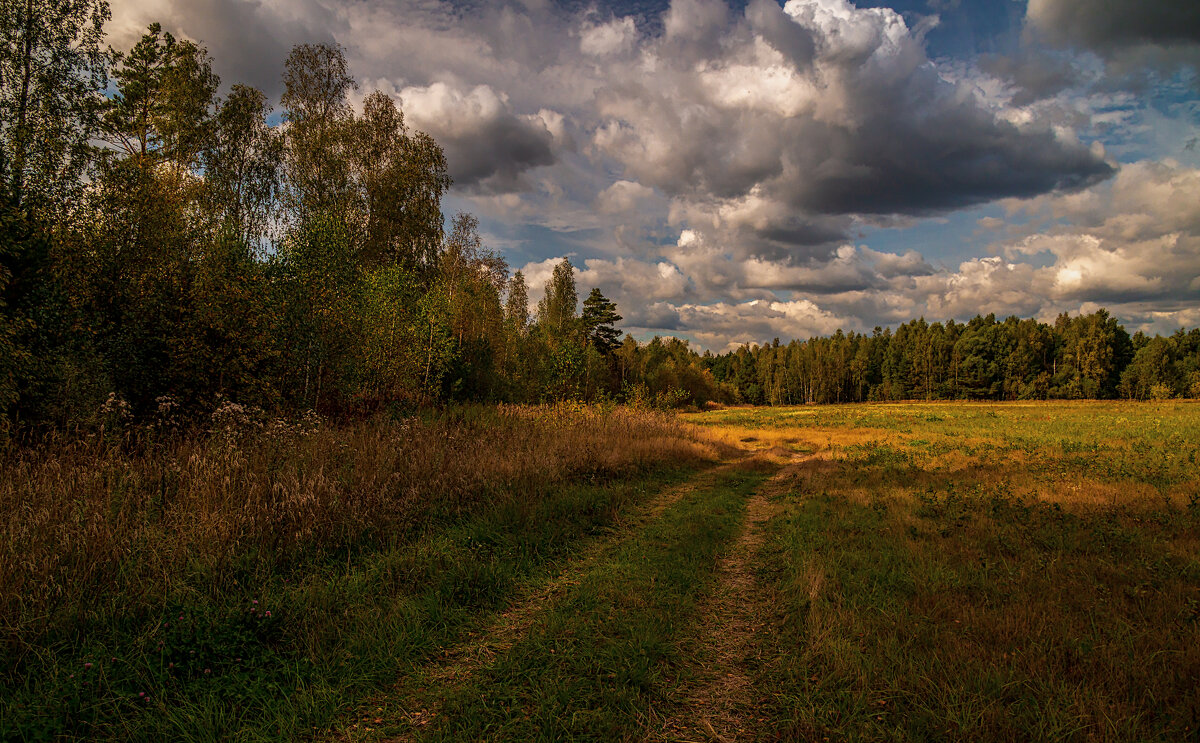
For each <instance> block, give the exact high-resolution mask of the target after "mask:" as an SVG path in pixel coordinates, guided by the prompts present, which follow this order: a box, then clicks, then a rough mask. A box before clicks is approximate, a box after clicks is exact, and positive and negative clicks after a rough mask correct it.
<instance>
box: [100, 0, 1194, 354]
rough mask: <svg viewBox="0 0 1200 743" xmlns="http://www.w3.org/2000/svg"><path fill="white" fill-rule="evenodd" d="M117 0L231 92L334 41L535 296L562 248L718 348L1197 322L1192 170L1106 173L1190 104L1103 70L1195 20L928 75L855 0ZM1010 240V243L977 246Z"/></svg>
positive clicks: (895, 34) (650, 328) (888, 23)
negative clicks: (892, 329)
mask: <svg viewBox="0 0 1200 743" xmlns="http://www.w3.org/2000/svg"><path fill="white" fill-rule="evenodd" d="M1075 5H1079V6H1081V7H1086V8H1092V9H1093V10H1096V8H1097V7H1098V6H1099V5H1105V3H1101V2H1100V0H1085V1H1084V2H1081V3H1076V4H1075ZM1134 5H1135V4H1134V3H1131V2H1121V3H1116V4H1115V5H1112V7H1113V8H1115V10H1112V11H1109V15H1110V16H1114V17H1116V18H1117V19H1118V20H1119V19H1120V18H1122V17H1123V16H1121V15H1120V14H1121V13H1125V12H1127V9H1128V8H1129V7H1133V6H1134ZM1136 6H1137V7H1139V8H1140V7H1151V8H1152V9H1154V8H1159V9H1161V8H1162V7H1165V4H1164V3H1163V2H1154V3H1150V4H1149V5H1147V4H1145V3H1137V4H1136ZM1106 7H1107V5H1106ZM635 10H636V11H637V12H636V13H635V12H634V11H635ZM1101 10H1102V9H1101ZM1101 10H1096V13H1098V14H1100V15H1103V13H1102V12H1101ZM114 12H115V13H116V15H117V16H118V20H119V21H120V24H118V23H116V22H114V28H117V27H118V25H119V26H120V28H121V29H124V30H122V31H121V34H123V35H120V34H115V33H114V43H117V45H118V46H119V45H120V44H119V43H118V41H119V39H118V37H119V38H128V39H131V40H132V39H134V38H136V34H135V32H136V31H137V29H138V28H139V27H142V26H144V24H145V23H147V22H149V21H150V20H154V19H160V20H163V21H164V25H165V26H166V27H167V28H169V29H171V30H173V31H177V32H179V33H181V34H183V35H187V36H189V37H191V38H199V39H201V40H202V41H204V42H206V43H207V44H208V45H209V46H210V49H211V50H212V52H213V55H214V58H215V59H216V62H217V68H218V71H219V72H220V73H221V74H222V76H223V78H224V79H225V81H226V82H234V81H239V80H245V79H250V80H251V82H256V83H259V84H262V85H264V86H265V87H268V90H271V89H272V88H270V87H269V86H275V88H274V89H275V90H277V87H278V80H279V74H280V72H281V68H282V61H283V57H284V56H285V55H286V53H287V50H288V49H289V48H290V46H291V45H292V44H294V43H298V42H301V41H334V42H338V43H341V44H342V45H343V46H344V47H345V48H346V49H347V54H348V57H349V59H350V62H351V67H352V71H353V73H354V74H355V76H356V77H357V78H358V79H359V80H360V81H361V82H362V88H361V90H363V91H364V92H365V91H368V90H375V89H379V90H384V91H385V92H388V93H390V94H394V95H397V96H398V97H399V98H400V99H401V101H402V107H403V110H404V112H405V115H406V117H407V120H408V122H409V123H410V124H411V125H412V126H413V127H414V128H417V129H420V130H423V131H427V132H429V133H430V134H432V135H433V136H434V137H435V138H436V139H437V140H438V142H439V143H440V144H441V145H442V146H443V147H444V148H445V150H446V153H447V158H448V161H449V165H450V169H451V173H452V175H453V176H454V178H455V186H454V189H453V190H452V192H451V194H450V196H449V197H448V198H447V202H446V204H447V210H448V211H453V210H454V209H458V208H463V209H468V210H471V211H473V212H475V213H478V214H480V215H481V216H482V217H483V219H484V221H485V230H486V231H487V233H488V234H489V235H495V236H496V240H497V241H498V242H497V245H499V246H501V247H503V248H504V249H505V250H506V251H507V254H508V255H509V256H510V258H511V259H513V260H515V261H516V260H517V257H518V256H519V263H526V264H527V265H526V266H525V268H526V273H527V277H528V281H529V285H530V289H531V292H530V293H531V300H532V301H534V302H536V299H537V297H538V296H540V293H541V290H542V284H544V282H545V280H546V278H548V277H549V273H550V270H551V269H552V267H553V265H554V263H556V262H557V260H558V258H557V257H550V256H561V255H563V254H568V255H571V256H572V261H573V262H575V263H576V264H577V268H578V271H579V282H580V286H581V290H585V289H586V288H590V286H593V285H594V286H600V287H601V288H602V289H603V291H604V292H605V293H606V294H607V295H608V296H610V297H612V298H613V299H614V300H615V301H617V303H618V307H619V311H620V312H621V313H622V314H623V315H625V316H626V320H625V322H623V323H622V324H623V326H625V327H627V328H636V329H639V330H640V331H645V332H665V333H671V334H675V335H681V334H682V335H685V336H687V337H691V338H693V339H695V340H697V341H699V342H700V343H702V344H703V345H705V346H707V347H710V348H724V347H725V345H726V344H728V343H731V342H734V341H735V340H755V341H758V342H761V341H765V340H770V339H771V338H773V337H775V336H776V335H778V336H780V337H782V338H787V337H793V336H805V335H807V334H811V333H819V332H830V331H832V330H834V329H836V328H837V327H843V328H847V329H864V328H869V327H871V326H872V325H874V324H887V323H894V322H899V321H904V320H907V319H909V318H910V317H913V316H917V315H929V316H930V318H931V319H932V318H944V317H946V316H953V317H956V318H962V317H969V316H971V315H974V314H975V313H977V312H985V313H986V312H988V311H995V312H997V313H998V314H1005V313H1008V312H1014V313H1017V314H1025V315H1028V314H1036V315H1037V316H1039V317H1044V316H1046V315H1047V313H1055V312H1058V311H1063V310H1078V309H1079V308H1080V307H1083V306H1085V305H1086V304H1087V303H1088V302H1111V303H1115V304H1114V305H1113V306H1114V309H1115V308H1116V307H1118V306H1119V307H1120V308H1124V311H1126V312H1128V313H1130V314H1129V316H1130V317H1133V316H1135V315H1136V317H1138V318H1149V319H1147V320H1146V322H1156V323H1161V322H1167V320H1166V319H1164V318H1184V317H1187V316H1188V315H1187V314H1186V313H1187V312H1189V311H1191V309H1190V308H1194V307H1195V306H1196V300H1195V292H1196V291H1200V286H1198V287H1194V288H1193V287H1192V286H1191V285H1192V283H1193V282H1194V281H1196V277H1197V276H1198V275H1200V267H1198V266H1197V265H1196V254H1197V240H1198V239H1200V238H1198V237H1197V229H1196V228H1195V225H1194V221H1195V219H1196V218H1197V210H1196V208H1194V205H1195V204H1196V203H1200V194H1198V193H1197V192H1196V190H1195V188H1194V185H1193V183H1192V180H1191V179H1193V178H1194V177H1195V175H1194V171H1191V170H1189V169H1188V168H1187V167H1185V166H1182V165H1179V164H1175V163H1158V164H1155V163H1153V162H1149V161H1147V162H1138V163H1134V164H1132V165H1125V166H1123V167H1122V168H1121V170H1120V172H1119V173H1118V172H1116V170H1115V168H1114V164H1113V163H1114V162H1115V161H1116V160H1138V159H1143V158H1146V157H1147V154H1146V151H1145V150H1144V149H1138V147H1139V146H1140V145H1139V143H1144V142H1147V141H1150V140H1149V139H1148V138H1150V137H1152V136H1165V135H1152V134H1147V133H1146V132H1147V131H1150V130H1153V131H1154V132H1160V133H1161V132H1168V131H1169V132H1170V142H1168V144H1170V146H1171V148H1173V150H1171V151H1172V152H1174V151H1175V150H1182V147H1183V144H1182V143H1183V142H1185V141H1186V140H1187V138H1188V137H1190V136H1194V134H1193V133H1192V129H1194V126H1193V125H1192V124H1193V122H1192V118H1194V108H1193V109H1189V110H1190V111H1193V113H1190V114H1187V115H1184V114H1177V113H1170V112H1169V111H1167V109H1162V110H1163V113H1162V117H1166V116H1168V115H1169V116H1170V117H1171V118H1170V122H1173V123H1174V124H1175V125H1176V127H1175V129H1169V128H1168V127H1166V126H1165V124H1164V123H1163V121H1162V120H1160V119H1161V117H1160V119H1153V118H1150V114H1149V113H1148V111H1149V108H1148V107H1147V106H1146V104H1145V101H1144V98H1142V97H1140V96H1138V95H1135V94H1134V93H1132V92H1130V91H1121V90H1113V89H1112V87H1111V86H1110V87H1109V88H1107V89H1106V88H1104V87H1103V84H1102V83H1103V81H1104V80H1105V74H1106V69H1107V70H1108V73H1109V74H1116V73H1114V72H1113V71H1114V70H1119V69H1125V67H1131V66H1133V65H1135V64H1140V63H1141V62H1138V60H1143V61H1144V60H1146V59H1150V58H1151V57H1153V56H1154V55H1158V59H1159V60H1160V61H1162V60H1167V59H1168V58H1169V59H1183V58H1186V55H1187V54H1191V53H1192V51H1191V50H1194V49H1195V48H1196V45H1195V43H1194V42H1195V38H1194V34H1193V32H1192V31H1190V30H1188V29H1189V28H1192V26H1190V25H1189V24H1191V23H1192V21H1191V20H1189V19H1191V18H1193V15H1194V14H1193V12H1192V11H1190V10H1189V11H1186V12H1185V13H1183V14H1182V15H1181V16H1180V18H1182V19H1183V20H1182V21H1181V22H1179V23H1178V24H1175V25H1176V26H1177V27H1176V28H1174V29H1169V28H1167V27H1166V25H1165V24H1164V23H1162V22H1159V21H1154V18H1158V17H1159V16H1154V15H1153V13H1152V14H1151V15H1152V16H1153V17H1152V18H1151V19H1150V20H1149V21H1142V20H1137V21H1134V22H1130V24H1128V25H1124V24H1123V22H1122V23H1117V22H1115V21H1113V20H1112V18H1109V19H1108V20H1104V19H1098V18H1090V19H1080V20H1078V21H1077V23H1079V24H1083V25H1084V26H1086V28H1083V27H1081V28H1075V27H1074V26H1071V25H1070V23H1076V21H1074V20H1071V19H1072V18H1074V16H1073V15H1070V14H1071V13H1074V12H1075V11H1073V10H1072V5H1071V4H1070V3H1067V2H1065V0H1062V1H1059V0H1032V2H1030V5H1029V12H1028V16H1027V28H1028V29H1029V34H1028V35H1027V36H1028V37H1029V38H1034V37H1039V35H1040V38H1049V39H1051V40H1052V41H1053V42H1054V43H1055V44H1059V45H1061V46H1060V47H1059V48H1054V49H1044V48H1036V47H1035V46H1032V45H1031V46H1027V47H1026V48H1024V49H1022V50H1020V51H1018V52H1014V53H1013V54H1012V55H1011V56H1004V57H1001V56H991V57H988V56H985V57H982V58H979V59H978V60H977V61H976V60H975V59H969V60H958V61H952V60H946V59H931V58H930V57H929V56H928V54H927V53H926V50H925V40H924V35H925V33H926V32H927V31H928V30H929V29H930V28H932V23H933V21H929V20H927V21H922V22H918V23H917V24H915V25H913V24H911V23H910V22H909V21H906V20H905V17H904V16H901V15H900V14H898V13H896V12H895V11H892V10H890V9H887V8H858V7H855V6H854V5H852V4H851V3H849V2H846V1H845V0H790V2H788V3H787V5H786V6H784V7H779V5H778V4H777V3H775V2H773V1H772V0H750V1H749V2H747V3H745V4H744V5H743V4H742V3H740V2H738V3H733V4H732V5H730V4H726V3H723V2H720V1H719V0H674V2H672V3H671V4H670V6H669V8H668V9H667V10H666V11H665V12H661V7H660V6H658V5H654V6H653V7H652V5H651V4H647V3H640V4H636V7H635V8H633V9H631V10H628V11H622V10H615V9H612V8H611V7H601V6H596V5H594V4H591V3H584V2H583V1H582V0H564V2H558V3H545V2H535V1H534V0H528V1H526V2H505V3H482V2H470V3H450V2H442V1H441V0H402V1H400V2H384V0H360V1H359V2H355V3H339V2H334V0H288V1H287V2H285V0H198V1H197V2H195V3H185V2H183V0H128V2H125V3H119V4H118V6H117V7H116V8H114ZM1155 12H1157V11H1155ZM1181 12H1182V11H1181ZM1056 14H1057V15H1056ZM1064 14H1066V15H1064ZM1064 19H1065V20H1064ZM1160 20H1161V19H1160ZM1068 21H1070V23H1068ZM1106 24H1107V25H1106ZM1138 24H1141V25H1138ZM1055 34H1057V35H1055ZM1035 40H1036V39H1035ZM1081 48H1087V49H1091V50H1093V51H1095V52H1096V53H1097V54H1099V55H1101V57H1103V60H1102V59H1101V57H1097V56H1094V55H1090V54H1077V53H1076V51H1077V50H1078V49H1081ZM1181 55H1182V56H1181ZM1106 64H1107V67H1106ZM1148 64H1149V63H1148ZM1153 64H1158V63H1157V62H1153ZM1122 65H1124V66H1125V67H1121V66H1122ZM1155 69H1162V68H1161V67H1155ZM268 84H269V85H268ZM1173 95H1174V94H1173ZM1180 105H1182V104H1180ZM1189 117H1191V118H1189ZM1099 137H1102V138H1104V140H1105V144H1106V145H1108V146H1109V149H1108V150H1107V154H1106V150H1105V148H1104V147H1102V146H1100V145H1099V144H1098V143H1095V142H1094V141H1093V140H1095V139H1096V138H1099ZM1164 141H1166V140H1164ZM1151 149H1152V151H1151V154H1150V156H1153V155H1154V154H1155V153H1156V152H1159V151H1160V150H1161V151H1167V150H1168V149H1170V148H1168V147H1166V145H1163V146H1162V147H1159V148H1158V149H1157V150H1155V149H1153V148H1151ZM1175 156H1177V157H1180V158H1181V159H1185V158H1187V157H1189V155H1188V153H1184V152H1182V151H1181V152H1179V153H1176V155H1175ZM1108 158H1111V160H1109V159H1108ZM1193 164H1195V163H1193ZM1189 199H1190V201H1189ZM997 200H1001V201H1003V203H1005V204H1006V205H1008V206H1009V207H1010V213H1009V215H1006V218H1005V219H1003V220H1001V219H999V218H998V217H997V216H995V214H996V212H989V213H988V216H986V217H984V216H983V214H984V212H983V211H982V210H980V211H978V212H976V213H974V214H971V215H970V216H969V218H968V219H966V220H963V221H965V222H968V223H969V224H968V226H967V227H965V228H962V229H963V238H964V240H963V242H964V244H963V245H962V246H961V247H957V248H954V249H941V248H937V247H930V248H927V247H925V246H924V245H916V244H914V245H913V246H912V247H913V248H917V249H911V248H907V247H904V248H899V249H896V250H895V251H894V252H892V251H889V250H877V249H875V248H877V247H879V246H878V245H875V244H874V243H873V242H872V240H871V234H872V231H873V230H875V229H878V228H882V227H888V228H894V229H896V230H897V231H898V230H900V229H903V228H904V227H905V226H906V225H912V224H917V223H924V224H928V222H927V221H926V222H922V221H923V220H926V219H927V218H929V217H931V216H932V217H937V218H942V217H948V216H950V215H949V213H950V212H954V211H956V210H961V209H969V208H972V207H975V206H978V205H984V204H988V203H990V202H993V201H997ZM951 221H953V219H952V220H951ZM971 229H975V233H974V234H967V232H968V231H969V230H971ZM926 234H928V233H926ZM989 234H990V235H991V238H990V239H992V240H995V243H994V245H993V246H992V250H993V252H994V254H993V255H985V256H981V255H978V254H976V252H975V248H974V247H973V246H974V245H976V244H979V243H980V242H981V241H984V240H986V239H988V238H987V237H986V236H987V235H989ZM863 243H866V244H863ZM888 244H889V245H892V244H894V243H891V242H889V243H888ZM922 251H924V253H923V252H922ZM930 256H933V257H930ZM543 259H545V260H543ZM1189 290H1190V291H1192V292H1193V293H1192V294H1191V295H1189V294H1188V292H1189ZM1181 313H1183V314H1181ZM1050 316H1051V317H1052V316H1053V315H1052V314H1050Z"/></svg>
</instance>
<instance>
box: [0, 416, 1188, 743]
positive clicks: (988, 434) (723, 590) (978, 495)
mask: <svg viewBox="0 0 1200 743" xmlns="http://www.w3.org/2000/svg"><path fill="white" fill-rule="evenodd" d="M226 412H228V411H226ZM231 418H234V422H233V423H230V422H229V419H231ZM682 418H683V420H682V421H681V420H678V419H671V418H665V417H661V416H654V415H641V414H637V413H632V412H628V411H623V410H611V409H609V410H606V409H596V408H577V407H558V408H506V407H501V408H466V409H460V410H450V411H443V412H441V413H438V414H431V415H429V416H427V417H425V418H419V419H418V418H413V419H406V420H403V421H386V420H376V421H370V422H365V423H361V424H357V425H354V426H348V427H344V428H320V427H318V428H316V429H313V428H312V427H311V426H307V425H302V426H296V425H290V424H289V425H284V424H269V423H267V422H265V421H255V420H253V419H252V417H245V418H243V419H236V416H230V415H225V416H224V418H222V419H221V420H220V421H217V422H216V423H217V425H215V426H214V430H213V431H212V432H211V433H209V434H207V435H203V436H192V437H180V436H166V437H164V436H163V435H162V431H160V430H158V429H148V430H145V431H141V432H139V433H137V434H136V435H130V434H128V432H125V433H121V432H118V435H116V436H115V438H114V436H113V432H112V431H110V432H109V434H108V435H107V436H106V437H104V438H96V439H92V440H83V441H73V442H66V441H64V442H60V443H56V444H53V445H51V446H48V447H43V448H42V449H40V450H36V451H35V450H25V451H19V452H14V453H10V455H9V456H8V458H7V459H5V460H4V461H3V462H0V589H2V590H0V621H2V624H0V631H2V632H3V634H2V635H0V640H2V642H3V643H4V644H3V648H4V654H3V663H4V665H3V667H2V668H0V739H14V740H42V739H56V738H57V739H88V740H91V739H99V740H105V739H107V740H163V739H170V740H175V739H178V740H212V741H215V740H230V739H237V740H264V741H265V740H295V739H319V740H330V739H335V740H345V741H358V740H376V739H381V738H383V739H389V740H396V739H398V740H477V739H486V740H638V739H655V740H659V739H667V740H675V739H679V740H692V739H694V738H695V737H696V736H697V735H700V736H704V735H709V736H710V737H716V736H717V735H718V733H716V732H715V731H716V729H717V728H720V730H722V731H725V733H727V734H729V735H734V736H735V737H738V738H739V739H747V740H754V739H762V740H797V741H801V740H803V741H808V740H814V741H821V740H827V739H828V740H850V741H966V740H972V741H1011V740H1057V741H1080V742H1081V743H1083V742H1085V741H1087V742H1090V741H1125V740H1138V741H1142V740H1145V741H1181V740H1200V696H1198V695H1197V693H1196V689H1198V688H1200V478H1197V477H1196V474H1195V473H1196V471H1197V468H1196V459H1197V456H1198V455H1200V405H1197V404H1195V403H1188V402H1183V401H1167V402H1161V403H1100V402H1087V403H1071V402H1056V403H1016V404H974V403H912V404H870V405H846V406H829V407H802V408H784V409H762V408H760V409H747V408H734V409H724V410H712V411H707V412H703V413H696V414H689V415H686V416H682ZM722 457H724V463H723V464H722V465H721V466H719V467H712V466H711V463H712V462H713V461H715V460H719V459H721V458H722ZM780 468H782V469H780ZM773 471H774V472H776V474H774V475H773V476H772V477H771V478H770V479H769V480H768V479H767V474H768V472H773ZM747 504H749V505H747ZM748 511H749V512H750V513H751V514H753V516H750V517H748V516H747V512H748ZM734 597H736V598H734ZM718 599H720V600H718ZM738 599H740V601H739V600H738ZM723 622H724V623H723ZM722 628H724V629H722ZM723 632H724V634H725V635H728V636H722V633H723ZM722 684H724V685H722ZM706 702H711V703H710V704H706ZM718 707H719V708H720V710H719V716H718V714H717V708H718ZM685 718H687V719H685ZM710 718H711V719H710ZM714 723H716V726H715V727H714ZM705 731H709V732H707V733H706V732H705ZM725 733H722V734H725ZM726 737H728V735H726Z"/></svg>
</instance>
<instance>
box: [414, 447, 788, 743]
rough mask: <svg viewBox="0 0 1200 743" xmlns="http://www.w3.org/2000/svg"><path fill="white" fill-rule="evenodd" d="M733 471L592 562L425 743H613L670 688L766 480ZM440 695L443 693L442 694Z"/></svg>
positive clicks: (463, 694)
mask: <svg viewBox="0 0 1200 743" xmlns="http://www.w3.org/2000/svg"><path fill="white" fill-rule="evenodd" d="M765 476H766V473H765V471H764V470H763V469H762V468H752V467H740V468H736V469H732V470H728V471H726V472H724V473H722V474H720V475H719V476H718V477H717V478H715V481H714V482H712V483H709V484H706V486H703V487H698V488H696V489H695V490H694V491H692V492H690V493H689V494H687V495H686V496H684V497H683V498H682V499H681V500H680V501H679V502H678V503H676V504H675V505H674V506H672V507H671V508H669V509H667V510H666V511H665V512H664V513H663V514H662V515H661V517H660V518H659V519H657V520H656V521H654V522H652V523H650V524H649V525H647V526H646V527H644V528H643V529H642V530H640V531H639V532H637V533H635V534H633V535H631V537H630V538H629V539H628V540H627V541H625V542H624V543H622V544H621V545H620V546H619V548H617V549H616V550H615V551H614V552H613V554H612V555H610V556H606V557H605V559H602V560H600V561H599V562H598V563H597V564H596V565H594V566H593V567H592V568H591V569H590V570H589V571H587V572H586V573H585V574H584V575H583V576H582V577H581V579H580V580H579V582H578V584H577V585H575V586H573V590H571V591H570V592H569V593H568V594H567V595H566V596H565V597H563V599H562V600H561V601H558V602H556V603H555V604H554V605H553V606H550V607H547V610H546V612H545V615H544V616H543V617H542V618H541V620H540V621H539V623H538V625H537V626H536V627H535V629H534V630H533V631H532V632H531V633H530V634H529V635H528V636H527V637H526V638H524V639H523V640H522V641H521V642H519V643H517V644H516V645H515V647H513V648H512V650H511V651H510V652H508V653H507V654H505V655H504V656H503V657H502V658H500V659H499V660H498V662H496V663H495V664H493V665H491V666H490V667H488V668H486V669H485V670H484V671H483V672H482V673H481V674H480V675H479V677H478V678H476V679H474V680H473V681H472V682H471V683H469V684H467V685H465V688H460V689H456V690H454V691H452V692H451V694H450V698H449V700H448V701H447V702H446V705H445V710H444V713H443V715H442V716H441V718H440V719H441V724H440V725H437V726H435V727H434V728H433V729H432V730H429V731H427V732H425V733H424V734H423V735H422V736H421V738H422V739H427V740H448V741H456V740H480V739H485V738H486V739H488V740H514V741H529V740H547V741H548V740H622V739H627V738H629V737H631V736H633V735H635V734H636V733H637V732H638V731H639V729H640V728H641V727H642V726H643V725H644V724H645V723H646V722H647V720H648V719H650V718H651V717H652V716H653V714H654V708H655V707H656V706H661V705H662V704H663V703H664V702H665V701H666V700H667V699H669V698H670V697H671V696H672V695H673V693H674V691H675V689H676V688H677V687H678V685H679V683H680V682H679V674H680V673H681V670H682V669H681V663H680V660H681V659H680V658H679V657H678V655H677V648H676V642H677V640H678V639H679V637H680V635H681V634H683V633H686V632H690V631H692V630H693V629H694V627H695V625H696V624H697V622H698V621H701V620H702V618H701V617H698V616H697V615H696V608H697V603H698V601H699V599H700V598H701V597H702V596H704V595H705V594H706V593H707V592H708V591H709V590H710V587H711V583H712V580H713V572H714V566H715V563H716V558H717V555H718V554H719V553H720V551H721V550H722V549H723V548H724V547H725V546H726V545H727V543H728V542H729V541H730V540H731V539H732V537H733V536H734V535H735V534H736V531H737V527H738V525H739V524H740V522H741V520H742V517H743V511H744V506H745V500H746V498H747V497H748V496H749V495H750V494H751V493H753V492H754V489H755V488H756V487H757V486H758V485H759V484H760V483H761V482H762V480H763V479H764V478H765ZM441 693H445V691H444V690H443V691H442V692H441Z"/></svg>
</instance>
